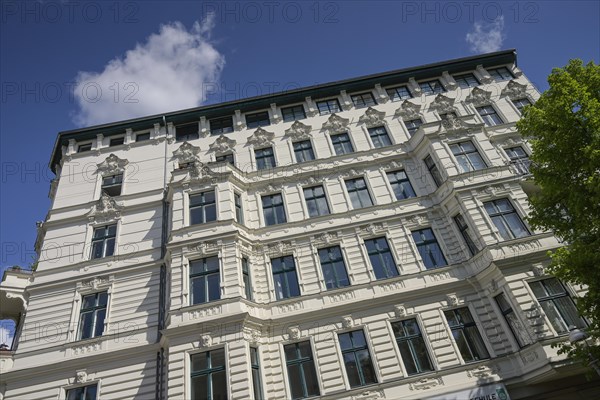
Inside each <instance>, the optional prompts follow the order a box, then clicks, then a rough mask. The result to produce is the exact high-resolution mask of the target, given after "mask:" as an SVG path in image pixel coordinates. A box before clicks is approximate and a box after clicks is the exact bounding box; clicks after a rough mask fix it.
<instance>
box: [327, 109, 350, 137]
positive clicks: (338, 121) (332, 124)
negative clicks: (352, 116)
mask: <svg viewBox="0 0 600 400" xmlns="http://www.w3.org/2000/svg"><path fill="white" fill-rule="evenodd" d="M349 123H350V120H349V119H347V118H342V117H340V116H339V115H337V114H335V113H334V114H331V115H330V116H329V118H327V121H325V122H324V123H323V127H322V130H323V131H325V133H329V134H331V133H342V132H347V131H348V124H349Z"/></svg>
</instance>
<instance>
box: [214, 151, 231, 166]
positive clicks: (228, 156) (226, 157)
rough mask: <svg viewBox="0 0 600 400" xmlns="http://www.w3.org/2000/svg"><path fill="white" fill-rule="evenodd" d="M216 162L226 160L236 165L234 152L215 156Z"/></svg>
mask: <svg viewBox="0 0 600 400" xmlns="http://www.w3.org/2000/svg"><path fill="white" fill-rule="evenodd" d="M215 161H216V162H226V163H228V164H231V165H235V158H234V155H233V153H226V154H219V155H218V156H216V157H215Z"/></svg>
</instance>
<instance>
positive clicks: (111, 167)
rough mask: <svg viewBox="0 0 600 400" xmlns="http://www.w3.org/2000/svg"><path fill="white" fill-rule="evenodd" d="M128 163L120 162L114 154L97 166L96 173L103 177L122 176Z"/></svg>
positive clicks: (125, 161)
mask: <svg viewBox="0 0 600 400" xmlns="http://www.w3.org/2000/svg"><path fill="white" fill-rule="evenodd" d="M128 163H129V161H127V160H122V159H120V158H119V157H117V156H115V155H114V154H111V155H109V156H108V157H106V160H104V161H102V162H101V163H100V164H98V173H100V174H101V175H103V176H109V175H118V174H122V173H123V171H125V166H126V165H127V164H128Z"/></svg>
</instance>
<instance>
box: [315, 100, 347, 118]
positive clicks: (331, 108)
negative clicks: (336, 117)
mask: <svg viewBox="0 0 600 400" xmlns="http://www.w3.org/2000/svg"><path fill="white" fill-rule="evenodd" d="M317 108H318V109H319V114H320V115H328V114H333V113H336V112H340V111H342V109H341V107H340V103H339V101H337V99H329V100H324V101H317Z"/></svg>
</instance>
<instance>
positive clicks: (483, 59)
mask: <svg viewBox="0 0 600 400" xmlns="http://www.w3.org/2000/svg"><path fill="white" fill-rule="evenodd" d="M516 58H517V52H516V49H508V50H502V51H497V52H494V53H487V54H480V55H476V56H469V57H462V58H456V59H452V60H447V61H441V62H436V63H431V64H425V65H420V66H416V67H408V68H402V69H397V70H393V71H387V72H382V73H376V74H371V75H363V76H359V77H356V78H350V79H344V80H340V81H333V82H327V83H323V84H318V85H312V86H306V87H302V88H298V89H294V90H289V91H285V92H277V93H270V94H264V95H260V96H254V97H247V98H243V99H238V100H232V101H228V102H223V103H216V104H210V105H205V106H199V107H193V108H188V109H184V110H178V111H171V112H166V113H161V114H156V115H150V116H145V117H140V118H133V119H128V120H123V121H116V122H111V123H107V124H102V125H94V126H90V127H85V128H78V129H72V130H68V131H62V132H59V133H58V135H57V137H56V141H55V144H54V149H53V152H52V158H51V160H50V165H49V167H50V169H51V170H52V172H54V173H56V171H55V168H54V166H55V164H56V163H57V162H58V157H59V154H60V147H61V145H62V143H63V142H65V141H68V139H72V138H75V137H76V136H80V135H81V134H87V135H89V134H91V133H93V132H95V133H107V131H124V130H125V129H126V128H127V127H131V126H132V125H133V126H135V125H146V126H147V125H150V124H154V123H157V122H162V119H163V117H165V118H166V119H167V120H169V119H178V118H177V117H184V116H185V115H190V114H198V113H202V112H204V113H208V114H215V113H218V111H219V110H223V111H230V110H233V109H239V108H248V106H250V107H251V106H252V105H253V104H254V105H257V104H259V103H263V102H264V100H267V99H269V103H277V100H285V99H292V98H294V97H302V98H304V97H307V96H314V95H317V98H318V97H324V96H327V95H328V92H331V91H333V90H334V89H335V90H336V91H339V90H344V89H343V88H342V87H344V86H348V85H350V86H360V84H361V83H363V84H366V83H368V82H370V81H374V80H377V81H381V80H385V79H386V78H397V77H398V76H400V75H409V74H412V75H415V74H416V75H428V74H431V73H433V72H435V71H436V70H439V69H440V68H441V67H444V70H447V69H452V66H455V67H463V66H464V67H465V69H466V67H467V66H469V65H472V66H476V65H478V64H487V65H500V64H508V63H511V62H516ZM454 72H459V71H454ZM424 77H425V76H421V77H420V78H418V79H422V78H424ZM398 83H400V82H398ZM387 84H389V83H387ZM300 94H303V95H302V96H300ZM261 100H262V101H261ZM243 105H246V106H247V107H242V106H243ZM234 106H236V107H234ZM263 108H264V107H263ZM211 111H212V112H211ZM223 114H225V113H223ZM87 135H86V136H87Z"/></svg>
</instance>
